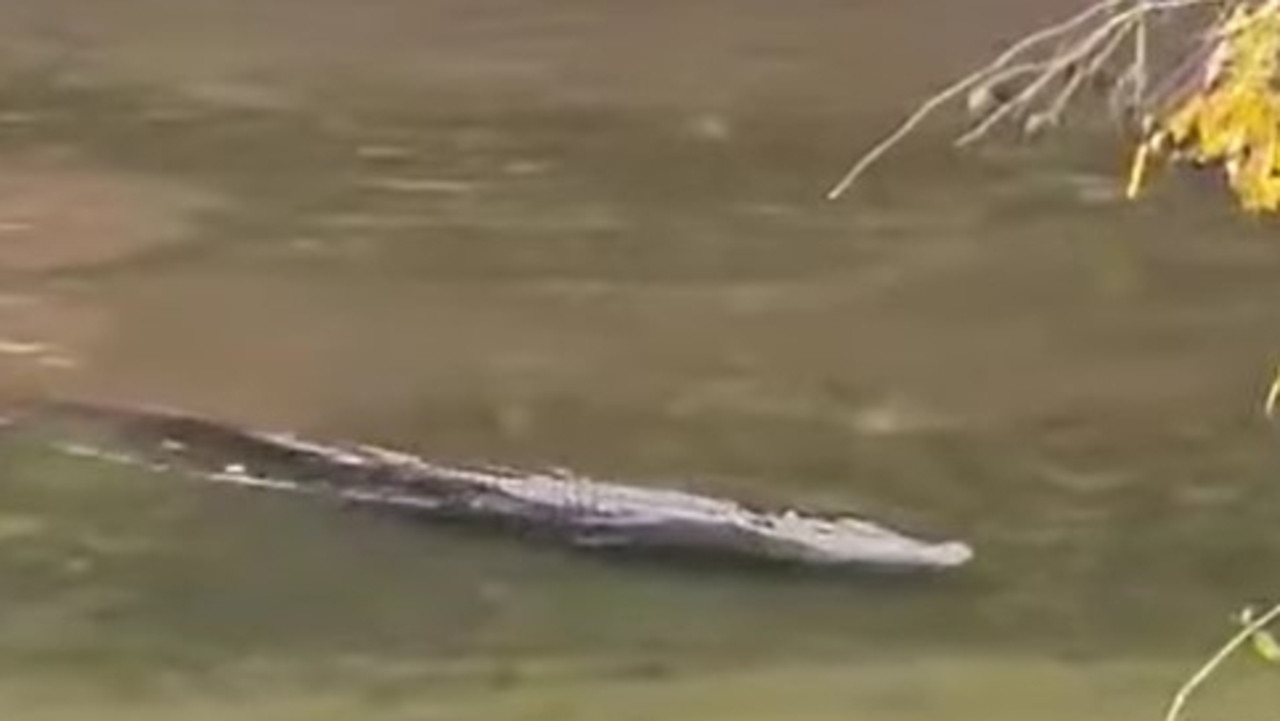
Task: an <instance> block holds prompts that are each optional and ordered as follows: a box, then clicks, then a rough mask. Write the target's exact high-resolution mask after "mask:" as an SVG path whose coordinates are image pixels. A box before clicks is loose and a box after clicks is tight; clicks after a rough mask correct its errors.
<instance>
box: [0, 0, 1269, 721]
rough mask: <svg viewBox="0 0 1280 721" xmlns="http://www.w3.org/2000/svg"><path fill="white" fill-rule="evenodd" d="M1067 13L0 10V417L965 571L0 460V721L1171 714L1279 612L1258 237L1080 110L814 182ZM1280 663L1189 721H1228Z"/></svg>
mask: <svg viewBox="0 0 1280 721" xmlns="http://www.w3.org/2000/svg"><path fill="white" fill-rule="evenodd" d="M1049 5H1051V4H1050V3H1022V4H1015V3H1012V2H1005V1H1003V0H986V1H984V2H982V3H978V4H976V5H974V6H973V7H968V6H966V8H963V9H961V8H957V7H951V6H948V5H947V4H945V3H941V2H933V1H932V0H930V1H928V2H925V3H922V4H921V7H920V8H918V9H917V8H913V9H912V10H911V11H906V10H904V9H902V8H901V7H900V5H895V4H892V3H888V2H878V1H876V0H859V1H858V2H852V3H831V2H817V1H816V0H814V1H809V0H806V1H805V2H799V3H787V4H783V3H777V4H770V3H766V2H763V0H752V1H751V2H742V3H729V2H707V3H698V4H696V6H695V5H693V4H689V5H680V4H675V3H671V4H668V3H656V4H654V5H652V6H651V5H627V4H624V3H619V2H599V3H583V2H568V1H556V2H553V1H552V0H539V1H538V2H532V3H515V2H501V1H499V0H482V1H481V0H472V1H471V2H448V1H445V0H425V1H419V2H393V1H392V0H384V1H382V2H371V3H355V2H349V1H348V2H341V1H340V0H323V1H318V2H311V3H302V2H294V1H292V0H273V1H272V2H266V3H263V2H256V3H250V2H227V3H212V2H204V3H201V2H196V0H181V1H178V0H173V1H170V2H166V3H159V2H148V1H146V0H127V1H124V0H122V1H121V2H116V3H112V4H111V6H112V7H111V9H110V10H108V9H105V8H103V7H100V5H99V4H97V3H92V2H88V1H87V0H82V1H74V0H63V1H62V2H36V1H35V0H29V1H28V0H16V1H15V2H10V3H7V4H6V5H5V7H4V8H3V9H0V25H2V26H3V28H4V29H3V30H0V50H2V51H3V53H2V54H3V56H4V57H5V58H7V61H6V64H5V66H4V71H3V92H0V154H2V155H3V157H4V159H5V162H4V163H3V164H2V165H0V339H3V340H4V341H5V343H4V344H3V345H0V351H2V352H0V374H3V375H0V393H3V394H6V395H19V396H25V395H31V394H58V395H65V396H76V397H85V398H101V399H108V400H113V401H128V402H141V403H148V404H153V403H158V404H165V405H171V406H178V407H183V408H188V409H191V410H194V411H199V412H204V413H209V414H213V415H217V416H220V417H222V418H226V419H228V420H232V421H236V422H242V423H246V424H251V425H256V426H263V427H269V428H285V429H290V430H297V431H300V432H309V433H313V434H318V435H322V436H325V437H336V438H352V439H359V440H364V441H372V442H377V443H380V444H383V445H393V446H400V447H403V448H406V449H409V450H412V451H414V452H418V453H422V454H424V455H428V456H432V457H438V458H440V459H442V460H456V461H470V460H484V461H492V462H500V463H506V464H513V465H521V464H528V465H534V466H569V467H572V468H574V469H576V470H580V471H583V472H586V473H591V474H596V475H601V476H607V477H615V478H621V479H626V480H631V481H636V482H642V483H644V482H650V483H658V484H667V485H672V486H677V487H682V488H687V489H693V490H699V489H701V490H708V491H714V492H717V493H725V494H731V495H737V496H742V497H747V498H751V499H758V500H762V501H780V502H796V503H803V504H808V505H811V506H818V507H828V508H833V509H841V510H856V511H859V512H863V513H866V514H867V515H869V516H871V517H873V518H877V519H881V520H884V521H886V522H889V523H891V524H893V525H895V526H899V527H904V528H907V529H912V530H918V531H920V532H922V533H925V534H927V535H942V536H954V537H959V538H964V539H966V540H967V541H969V542H970V543H972V544H973V546H974V547H975V549H976V551H977V558H976V560H975V562H974V563H973V564H972V565H970V566H968V567H966V568H964V569H960V570H958V571H955V572H949V573H946V574H943V575H940V576H939V577H937V578H933V579H929V580H927V581H923V582H920V583H889V584H886V583H883V582H871V581H869V580H866V579H859V578H857V577H852V578H851V577H840V578H815V577H812V576H805V577H799V576H795V577H793V576H790V575H787V574H781V575H778V574H756V573H745V572H742V571H741V570H733V569H724V570H715V569H698V570H696V571H695V570H692V569H681V568H664V567H661V566H654V565H645V564H638V565H631V564H624V565H618V564H613V563H606V562H602V561H597V560H592V559H589V558H583V557H581V556H577V555H569V554H559V553H556V552H553V551H549V550H548V549H545V548H540V549H539V548H528V547H524V546H522V545H520V544H519V543H513V542H512V541H511V540H510V539H501V538H476V537H471V536H466V537H463V536H458V535H456V534H452V533H449V532H445V531H440V530H435V529H429V528H420V527H410V526H406V525H404V524H387V523H385V522H383V521H381V520H379V519H374V518H369V517H366V516H363V515H361V514H353V513H348V512H345V511H343V510H341V509H335V508H332V507H329V506H326V505H324V504H318V503H312V502H308V501H299V500H298V499H294V498H278V497H273V496H270V495H264V494H258V493H246V492H244V491H241V490H236V489H229V488H213V487H206V486H201V485H198V484H194V483H192V482H190V481H187V480H182V479H179V478H174V477H168V476H165V475H162V474H150V475H149V474H143V473H139V472H137V471H129V470H123V469H120V468H115V467H110V466H107V465H104V464H101V463H98V462H95V461H91V460H87V459H72V458H65V457H61V456H58V455H56V454H52V453H50V452H49V451H48V450H47V449H44V448H41V447H39V446H37V445H33V444H30V443H28V442H25V441H21V440H18V439H13V438H10V439H8V440H4V439H0V464H2V466H0V468H2V469H3V481H4V482H3V484H0V608H3V614H2V615H0V649H2V650H3V653H2V654H0V664H3V666H4V669H5V673H4V675H3V677H0V713H3V714H5V715H7V716H13V717H15V718H23V719H45V718H48V719H79V718H104V717H106V718H112V717H120V718H131V719H135V718H143V719H147V718H157V719H159V718H166V719H167V718H224V717H226V716H228V715H234V716H236V717H237V718H252V719H258V718H261V719H285V718H289V719H293V718H297V719H303V718H306V719H315V718H334V719H338V718H343V719H345V718H357V717H359V718H366V717H372V718H396V719H399V718H404V719H428V718H430V719H507V718H510V719H517V718H518V719H571V718H583V719H586V718H593V719H594V718H609V719H627V718H635V719H648V718H657V717H669V718H696V719H720V718H724V719H729V718H733V719H773V718H786V719H801V718H805V719H807V718H812V719H828V718H831V719H834V718H842V719H848V718H858V719H864V718H866V719H870V718H884V719H943V718H945V719H956V718H961V719H964V718H974V719H978V718H981V719H993V718H995V719H1000V718H1010V719H1012V718H1019V719H1024V718H1038V719H1039V718H1043V719H1056V718H1063V719H1066V718H1083V717H1089V718H1098V719H1109V718H1115V719H1120V718H1124V719H1133V718H1142V717H1151V718H1155V717H1156V716H1157V714H1159V713H1161V712H1162V710H1163V705H1164V704H1165V702H1166V699H1167V697H1168V695H1169V694H1170V692H1171V691H1172V690H1173V689H1174V688H1175V687H1176V686H1177V684H1178V682H1179V681H1180V679H1181V678H1182V676H1183V675H1185V674H1186V673H1187V672H1188V671H1189V670H1190V669H1191V668H1193V667H1194V665H1195V664H1196V663H1197V662H1198V660H1199V658H1200V657H1201V656H1202V655H1203V654H1205V653H1206V652H1208V651H1210V650H1212V648H1213V647H1214V645H1215V644H1216V643H1217V642H1218V641H1219V639H1220V638H1222V637H1223V636H1225V635H1226V634H1228V633H1230V631H1231V622H1230V617H1231V615H1232V614H1233V613H1234V612H1235V611H1236V610H1238V609H1239V608H1240V607H1241V606H1243V605H1244V604H1246V603H1250V602H1264V601H1266V600H1268V599H1269V598H1271V597H1272V596H1273V595H1274V593H1275V591H1276V589H1277V586H1276V583H1275V579H1274V578H1273V577H1272V576H1271V574H1270V573H1269V572H1268V569H1269V568H1271V566H1270V563H1271V562H1272V561H1273V560H1274V559H1275V558H1276V557H1277V555H1278V554H1280V530H1278V529H1280V526H1277V524H1276V523H1275V522H1274V514H1275V512H1276V511H1275V507H1276V506H1275V505H1273V504H1280V484H1277V480H1280V473H1278V471H1280V436H1278V435H1277V433H1276V429H1274V428H1272V427H1270V426H1268V424H1267V423H1266V421H1265V420H1264V419H1263V418H1262V417H1261V414H1260V412H1259V405H1260V401H1261V396H1262V392H1263V390H1264V389H1265V387H1266V384H1267V383H1268V382H1269V376H1270V368H1271V366H1272V365H1273V364H1274V362H1275V361H1276V360H1277V359H1280V351H1277V348H1278V347H1280V336H1277V329H1280V242H1277V240H1276V239H1275V237H1274V229H1273V228H1271V227H1270V225H1269V222H1267V221H1253V220H1249V219H1245V218H1241V217H1238V216H1236V215H1234V214H1233V213H1232V212H1231V210H1230V208H1229V206H1228V203H1227V201H1226V199H1225V198H1223V197H1222V194H1221V192H1220V191H1219V190H1218V189H1216V188H1214V187H1213V186H1212V184H1211V183H1208V182H1205V181H1204V180H1203V179H1198V178H1188V177H1181V176H1172V175H1170V176H1164V177H1161V178H1160V179H1159V182H1157V183H1156V185H1155V186H1153V190H1152V192H1151V193H1150V194H1149V195H1148V196H1147V197H1145V198H1144V199H1142V201H1141V202H1138V203H1124V202H1122V201H1119V200H1117V192H1118V186H1117V183H1118V182H1119V180H1120V179H1121V176H1122V171H1123V165H1124V160H1125V158H1124V153H1125V150H1124V148H1123V147H1122V146H1121V145H1119V144H1118V143H1117V142H1116V141H1115V139H1114V138H1112V137H1111V136H1109V135H1106V134H1100V133H1095V132H1092V131H1088V132H1085V131H1083V130H1081V131H1079V132H1073V133H1069V134H1068V135H1066V136H1064V138H1063V139H1061V140H1056V141H1050V142H1043V143H1038V144H1035V145H1032V146H1023V147H1013V146H1009V145H1003V146H1001V145H993V146H990V147H987V148H983V149H979V150H977V151H972V152H967V153H965V154H962V155H961V154H956V153H953V152H951V151H950V149H949V148H948V146H947V145H946V142H945V141H946V138H945V136H944V135H943V134H942V132H943V131H945V130H947V128H946V127H942V128H941V129H938V128H927V129H926V130H925V131H924V133H923V134H922V135H921V136H920V137H919V138H918V139H917V140H916V141H915V142H913V143H912V144H910V145H908V146H907V147H904V148H903V149H902V150H901V151H900V152H899V153H898V154H897V155H893V156H890V158H889V159H888V160H887V161H886V164H885V165H884V166H882V170H881V172H880V173H879V174H876V175H873V176H871V178H870V179H868V181H867V182H866V184H865V185H864V186H861V187H859V188H857V189H856V190H855V192H854V193H853V194H852V195H851V196H850V197H848V198H846V199H844V200H841V201H839V202H835V203H830V202H827V201H825V200H823V199H822V195H823V193H824V192H825V190H826V189H827V187H828V186H829V184H830V183H831V182H832V181H834V180H835V179H836V178H838V176H839V175H840V173H841V172H843V170H844V169H845V167H846V164H847V162H848V161H850V160H851V159H852V157H853V156H854V155H855V154H856V153H857V152H858V151H860V150H862V149H864V148H865V147H867V145H869V144H870V143H871V142H873V141H874V140H875V139H876V137H877V134H878V133H881V132H883V131H884V130H886V129H887V127H888V124H889V123H890V122H892V120H893V119H894V118H895V117H896V115H897V114H898V113H900V112H901V111H903V110H904V109H906V108H907V107H908V105H909V103H910V102H911V101H912V100H913V99H914V98H916V97H917V95H918V94H920V93H924V92H927V91H928V90H929V89H930V88H931V87H932V86H933V85H936V84H938V83H940V82H942V81H944V80H945V79H946V78H948V77H949V76H951V75H953V74H954V73H955V72H956V69H957V68H958V67H961V64H962V63H971V62H976V61H977V60H978V59H980V58H981V57H983V56H984V55H986V54H988V53H989V52H991V51H992V50H993V49H995V48H997V47H999V45H1000V43H1002V42H1004V41H1007V40H1008V39H1009V38H1010V37H1011V36H1012V35H1013V34H1015V33H1017V32H1018V31H1020V30H1022V29H1024V28H1027V27H1030V26H1031V24H1033V23H1035V22H1039V21H1040V20H1043V19H1044V18H1045V17H1051V16H1055V15H1058V14H1060V9H1055V8H1053V7H1048V6H1049ZM916 12H919V13H929V15H921V16H919V17H929V18H930V20H929V21H928V22H924V21H922V20H920V19H919V17H915V18H914V19H913V17H909V16H911V15H912V14H913V13H916ZM951 120H952V121H953V125H952V127H955V125H954V123H956V122H959V121H958V119H956V118H951ZM1273 674H1274V671H1272V670H1271V669H1268V668H1265V667H1262V666H1261V664H1256V663H1247V662H1241V663H1239V664H1236V665H1235V666H1232V667H1231V669H1230V672H1229V673H1228V674H1227V676H1228V677H1227V678H1224V679H1223V680H1222V681H1221V684H1220V685H1219V686H1217V687H1215V690H1213V691H1212V692H1211V693H1210V694H1209V695H1208V696H1206V698H1205V699H1204V701H1203V703H1204V704H1205V705H1206V706H1210V707H1212V708H1213V710H1214V712H1215V713H1217V714H1218V715H1220V716H1221V717H1224V718H1225V717H1227V716H1232V717H1234V718H1240V717H1242V716H1243V715H1244V714H1248V713H1252V714H1253V715H1260V714H1262V713H1263V712H1264V711H1265V710H1266V709H1268V708H1271V706H1269V705H1268V704H1273V703H1274V701H1273V700H1270V699H1271V698H1274V697H1269V696H1268V691H1269V690H1270V688H1271V686H1272V685H1273V684H1274V676H1273Z"/></svg>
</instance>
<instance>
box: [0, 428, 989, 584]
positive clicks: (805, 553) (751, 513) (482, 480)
mask: <svg viewBox="0 0 1280 721" xmlns="http://www.w3.org/2000/svg"><path fill="white" fill-rule="evenodd" d="M6 423H7V425H8V427H10V428H32V429H36V430H39V431H41V432H43V433H45V434H46V435H47V437H48V438H50V439H51V442H53V443H54V444H55V445H56V446H57V447H58V448H60V449H61V450H63V451H65V452H69V453H74V454H79V455H90V456H94V457H98V458H105V459H110V460H114V461H120V462H124V463H129V464H133V465H140V466H145V467H148V468H154V469H162V470H170V471H177V472H180V473H183V474H186V475H192V476H195V477H198V478H203V479H205V480H209V481H215V482H220V483H227V484H234V485H239V486H247V487H256V488H264V489H273V490H277V491H282V492H292V493H300V494H308V495H317V496H322V497H329V498H335V499H340V500H343V501H346V502H350V503H355V504H359V505H363V506H368V507H372V508H376V509H383V510H388V511H396V512H400V513H408V514H412V516H413V517H415V518H422V519H427V520H440V521H453V522H474V523H481V524H487V525H496V526H501V527H504V528H508V529H511V528H514V529H520V530H523V531H526V532H532V533H535V534H537V535H540V536H544V537H549V538H552V539H555V540H557V541H560V542H564V543H567V544H569V545H570V546H573V547H578V548H588V549H615V550H623V551H628V550H634V551H657V552H665V553H668V554H676V555H679V554H686V553H687V554H689V555H696V556H707V555H710V556H716V557H726V558H738V559H744V560H754V561H766V562H770V563H782V564H796V565H804V566H819V567H830V568H858V569H871V570H891V571H936V570H942V569H947V568H952V567H956V566H960V565H963V564H965V563H967V562H968V561H969V560H970V559H971V558H972V556H973V552H972V550H971V549H970V547H969V546H968V545H967V544H965V543H963V542H959V541H942V542H932V541H928V540H923V539H919V538H913V537H911V536H908V535H905V534H903V533H900V532H897V531H894V530H891V529H888V528H885V527H884V526H881V525H879V524H876V523H873V522H870V521H867V520H864V519H861V518H857V517H853V516H835V515H819V514H809V513H801V512H798V511H795V510H778V511H769V510H762V509H756V508H751V507H749V506H747V505H744V504H741V503H738V502H735V501H730V500H725V499H720V498H714V497H710V496H704V495H698V494H693V493H688V492H684V491H677V490H667V489H659V488H651V487H644V486H636V485H626V484H621V483H613V482H604V481H596V480H592V479H588V478H583V477H579V476H576V475H573V474H571V473H568V472H563V471H556V472H525V471H520V470H513V469H508V468H488V467H456V466H450V465H441V464H437V463H433V462H430V461H427V460H424V459H422V458H419V457H417V456H413V455H410V454H407V453H402V452H398V451H392V450H388V449H385V448H380V447H377V446H370V445H363V444H352V443H318V442H313V441H308V440H304V439H301V438H299V437H297V436H294V435H292V434H285V433H274V432H265V431H256V430H248V429H243V428H239V427H237V426H234V425H231V424H227V423H223V422H220V421H216V420H211V419H207V418H202V417H198V416H193V415H189V414H184V413H175V412H170V411H167V410H153V409H142V408H134V407H128V408H122V407H111V406H101V405H88V404H78V403H42V404H37V405H32V406H29V407H26V408H24V409H23V411H22V412H21V413H20V414H19V415H16V416H14V417H12V418H10V419H9V420H8V421H5V420H4V419H3V418H0V427H3V426H5V425H6Z"/></svg>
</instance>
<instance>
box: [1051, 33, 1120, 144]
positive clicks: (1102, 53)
mask: <svg viewBox="0 0 1280 721" xmlns="http://www.w3.org/2000/svg"><path fill="white" fill-rule="evenodd" d="M1131 29H1134V28H1129V27H1122V28H1120V30H1119V31H1117V32H1116V33H1115V34H1114V35H1113V36H1112V37H1111V40H1110V41H1109V42H1108V43H1107V44H1106V45H1104V46H1103V47H1102V49H1101V50H1099V51H1098V52H1097V53H1096V54H1095V55H1094V57H1093V61H1092V62H1090V63H1089V65H1088V66H1087V67H1086V68H1085V70H1084V71H1082V72H1078V73H1076V74H1075V76H1074V77H1072V78H1071V79H1070V80H1069V81H1067V84H1066V86H1065V87H1063V88H1062V91H1061V92H1059V93H1058V95H1057V97H1055V98H1054V99H1053V102H1052V103H1050V105H1049V108H1048V110H1046V111H1045V114H1046V117H1048V118H1049V119H1050V120H1052V121H1055V122H1056V121H1057V120H1058V118H1059V117H1061V115H1062V113H1063V111H1065V110H1066V108H1067V103H1069V102H1071V97H1072V96H1073V95H1075V93H1076V91H1077V90H1078V89H1079V88H1080V85H1081V84H1082V83H1083V82H1084V81H1085V80H1086V79H1087V78H1090V77H1092V76H1094V75H1096V74H1097V73H1098V71H1099V70H1101V69H1102V66H1103V65H1104V64H1106V62H1107V60H1108V59H1110V58H1111V56H1112V55H1113V54H1115V52H1116V50H1118V49H1119V48H1120V45H1121V43H1123V42H1124V39H1125V38H1126V37H1128V35H1129V31H1130V30H1131Z"/></svg>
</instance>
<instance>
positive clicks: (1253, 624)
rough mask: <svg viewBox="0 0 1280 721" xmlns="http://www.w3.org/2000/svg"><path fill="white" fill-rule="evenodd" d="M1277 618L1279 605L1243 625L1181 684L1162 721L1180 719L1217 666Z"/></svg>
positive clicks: (1176, 720)
mask: <svg viewBox="0 0 1280 721" xmlns="http://www.w3.org/2000/svg"><path fill="white" fill-rule="evenodd" d="M1277 617H1280V603H1277V604H1276V605H1274V606H1272V607H1271V608H1270V609H1268V610H1267V612H1266V613H1264V614H1262V615H1261V616H1259V617H1257V618H1255V619H1253V620H1251V621H1250V622H1249V623H1247V624H1245V626H1244V628H1242V629H1240V631H1239V632H1238V633H1236V635H1234V636H1232V637H1231V638H1230V639H1228V640H1227V642H1226V643H1225V644H1223V645H1222V648H1219V649H1218V652H1217V653H1215V654H1213V656H1212V657H1210V658H1209V660H1208V661H1206V662H1205V663H1204V665H1203V666H1201V667H1200V668H1199V669H1197V670H1196V672H1195V673H1194V674H1192V675H1191V678H1188V679H1187V681H1186V683H1184V684H1182V686H1181V687H1180V688H1179V689H1178V692H1177V693H1176V694H1174V696H1173V701H1172V702H1171V703H1170V704H1169V710H1168V712H1167V713H1165V715H1164V721H1178V720H1179V719H1180V718H1181V717H1182V709H1183V708H1184V707H1185V706H1186V705H1187V701H1188V700H1189V699H1190V698H1191V694H1193V693H1195V690H1196V689H1197V688H1199V687H1200V685H1201V684H1203V683H1204V682H1205V681H1206V680H1207V679H1208V678H1209V676H1211V675H1212V674H1213V672H1214V671H1216V670H1217V668H1218V667H1219V666H1221V665H1222V662H1223V661H1225V660H1226V659H1227V657H1228V656H1230V655H1231V654H1232V652H1234V651H1235V650H1236V649H1237V648H1239V647H1240V645H1241V644H1243V643H1244V642H1245V641H1248V640H1249V638H1250V637H1252V636H1253V635H1254V634H1255V633H1258V632H1259V631H1261V630H1262V629H1263V628H1265V627H1266V626H1267V624H1269V623H1271V622H1272V621H1273V620H1275V619H1276V618H1277Z"/></svg>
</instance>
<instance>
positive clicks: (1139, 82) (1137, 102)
mask: <svg viewBox="0 0 1280 721" xmlns="http://www.w3.org/2000/svg"><path fill="white" fill-rule="evenodd" d="M1134 2H1135V3H1137V4H1139V5H1141V4H1142V2H1143V0H1134ZM1147 24H1148V19H1147V14H1146V13H1139V14H1138V19H1137V26H1136V27H1135V28H1134V30H1133V69H1134V70H1133V88H1132V90H1133V96H1132V102H1133V107H1134V108H1135V109H1136V108H1141V107H1142V105H1143V103H1144V102H1145V101H1146V97H1147V77H1148V76H1147V34H1148V29H1147Z"/></svg>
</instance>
